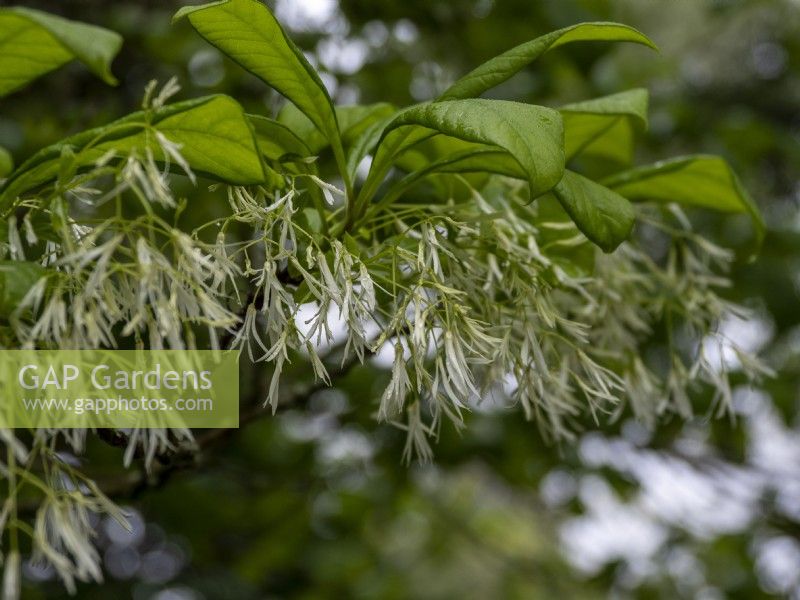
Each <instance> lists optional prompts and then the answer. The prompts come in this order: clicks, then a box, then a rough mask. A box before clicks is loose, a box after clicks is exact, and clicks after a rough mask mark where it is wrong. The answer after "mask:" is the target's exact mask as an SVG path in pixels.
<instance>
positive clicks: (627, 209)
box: [553, 170, 636, 252]
mask: <svg viewBox="0 0 800 600" xmlns="http://www.w3.org/2000/svg"><path fill="white" fill-rule="evenodd" d="M553 193H554V194H555V196H556V198H557V199H558V201H559V202H560V203H561V206H562V207H564V210H565V211H567V214H568V215H569V216H570V218H571V219H572V220H573V221H574V222H575V224H576V225H577V226H578V229H580V230H581V231H582V232H583V234H584V235H585V236H586V237H587V238H589V239H590V240H591V241H592V242H594V243H595V244H597V245H598V246H600V248H601V249H602V250H603V251H604V252H612V251H613V250H614V249H615V248H616V247H617V246H619V245H620V244H621V243H622V242H624V241H625V240H626V239H628V236H630V234H631V231H632V230H633V223H634V221H635V218H636V214H635V213H634V210H633V207H632V206H631V203H630V202H628V201H627V200H626V199H625V198H623V197H622V196H620V195H619V194H618V193H616V192H614V191H612V190H610V189H608V188H607V187H604V186H602V185H600V184H599V183H595V182H594V181H592V180H591V179H587V178H586V177H583V176H582V175H578V174H577V173H575V172H573V171H569V170H567V171H566V172H565V173H564V178H563V179H562V180H561V181H560V182H559V184H558V185H557V186H555V188H554V189H553Z"/></svg>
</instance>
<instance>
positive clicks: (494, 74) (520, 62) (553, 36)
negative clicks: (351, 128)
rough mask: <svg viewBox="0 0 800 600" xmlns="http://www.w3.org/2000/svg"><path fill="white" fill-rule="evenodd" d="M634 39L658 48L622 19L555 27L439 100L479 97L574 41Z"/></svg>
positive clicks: (468, 77)
mask: <svg viewBox="0 0 800 600" xmlns="http://www.w3.org/2000/svg"><path fill="white" fill-rule="evenodd" d="M594 41H607V42H633V43H636V44H643V45H645V46H649V47H650V48H653V49H654V50H657V48H656V45H655V44H654V43H653V42H652V41H650V39H649V38H648V37H647V36H645V35H644V34H643V33H641V32H639V31H637V30H636V29H634V28H633V27H628V26H627V25H622V24H620V23H579V24H577V25H572V26H571V27H565V28H564V29H559V30H558V31H553V32H551V33H548V34H547V35H543V36H541V37H538V38H536V39H535V40H531V41H530V42H526V43H524V44H520V45H519V46H517V47H515V48H512V49H511V50H508V51H507V52H504V53H503V54H500V55H498V56H495V57H494V58H492V59H491V60H489V61H487V62H485V63H483V64H482V65H481V66H479V67H478V68H477V69H475V70H473V71H471V72H470V73H468V74H467V75H465V76H464V77H462V78H461V79H459V80H458V81H456V82H455V83H454V84H453V85H451V86H450V87H449V88H448V89H447V91H445V93H444V94H442V95H441V96H440V97H439V100H458V99H463V98H476V97H478V96H480V95H481V94H483V93H484V92H486V91H487V90H490V89H492V88H493V87H495V86H497V85H499V84H501V83H503V82H504V81H506V80H508V79H510V78H511V77H512V76H513V75H515V74H516V73H518V72H519V71H521V70H522V69H523V68H524V67H526V66H527V65H529V64H530V63H532V62H533V61H535V60H536V59H537V58H539V57H540V56H541V55H542V54H544V53H545V52H547V51H548V50H552V49H553V48H558V47H559V46H563V45H564V44H569V43H572V42H594Z"/></svg>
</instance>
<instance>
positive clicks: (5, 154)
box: [0, 146, 14, 178]
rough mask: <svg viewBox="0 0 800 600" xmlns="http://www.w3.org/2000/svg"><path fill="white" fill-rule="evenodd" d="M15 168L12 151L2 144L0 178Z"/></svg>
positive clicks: (0, 147) (0, 150)
mask: <svg viewBox="0 0 800 600" xmlns="http://www.w3.org/2000/svg"><path fill="white" fill-rule="evenodd" d="M13 170H14V159H13V158H12V157H11V153H10V152H9V151H8V150H6V149H5V148H3V147H2V146H0V178H3V177H6V176H7V175H8V174H9V173H11V171H13Z"/></svg>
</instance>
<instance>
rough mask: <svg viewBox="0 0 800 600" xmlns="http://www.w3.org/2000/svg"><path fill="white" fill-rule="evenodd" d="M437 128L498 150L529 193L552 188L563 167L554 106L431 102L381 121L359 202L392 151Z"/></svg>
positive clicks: (373, 186)
mask: <svg viewBox="0 0 800 600" xmlns="http://www.w3.org/2000/svg"><path fill="white" fill-rule="evenodd" d="M437 134H444V135H447V136H450V137H454V138H457V139H460V140H463V141H465V142H472V143H477V144H484V145H486V146H489V147H492V148H494V149H499V150H503V151H504V152H505V153H507V154H508V155H509V156H510V157H511V158H512V159H513V160H514V161H515V162H516V163H517V164H518V165H519V168H520V170H521V172H522V173H524V175H525V179H526V180H527V181H528V185H529V186H530V193H531V198H535V197H537V196H539V195H540V194H542V193H544V192H546V191H548V190H550V189H552V187H553V186H554V185H555V184H556V183H558V181H559V180H560V179H561V177H562V175H563V172H564V142H563V139H564V137H563V136H564V132H563V128H562V123H561V117H560V116H559V114H558V113H557V112H556V111H554V110H551V109H549V108H545V107H542V106H535V105H531V104H521V103H518V102H508V101H504V100H483V99H472V100H455V101H452V102H432V103H427V104H420V105H417V106H413V107H411V108H409V109H406V110H404V111H402V112H401V113H400V114H399V115H398V116H397V117H395V118H394V119H393V120H392V122H391V123H390V124H389V125H388V126H387V127H386V129H385V130H384V132H383V137H382V141H381V142H380V144H379V146H378V150H377V153H376V156H375V160H374V161H373V165H372V168H371V170H370V175H369V177H367V181H366V182H365V183H364V188H363V189H362V192H361V196H359V202H361V203H364V204H366V203H367V202H368V201H369V200H370V199H371V198H372V196H373V195H374V193H375V191H377V188H378V186H379V185H380V182H381V181H382V180H383V177H384V176H385V174H386V172H388V170H389V168H390V166H391V164H392V163H393V161H394V160H395V158H396V157H397V156H399V155H400V154H401V153H402V152H403V151H405V150H407V149H408V148H410V147H412V146H413V145H414V144H417V143H419V142H422V141H424V140H426V139H428V138H430V137H432V136H434V135H437ZM362 206H363V204H362Z"/></svg>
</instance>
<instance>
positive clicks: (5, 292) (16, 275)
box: [0, 260, 48, 318]
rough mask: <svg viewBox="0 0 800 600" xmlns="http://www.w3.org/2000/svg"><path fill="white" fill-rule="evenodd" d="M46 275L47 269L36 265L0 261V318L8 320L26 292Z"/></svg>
mask: <svg viewBox="0 0 800 600" xmlns="http://www.w3.org/2000/svg"><path fill="white" fill-rule="evenodd" d="M47 273H48V271H47V269H45V268H44V267H43V266H41V265H38V264H36V263H32V262H22V261H15V260H2V261H0V317H3V318H8V317H9V316H10V315H11V314H12V313H13V312H14V311H15V310H16V309H17V307H18V306H19V304H20V302H22V300H23V298H25V295H26V294H27V293H28V291H29V290H30V289H31V288H32V287H33V286H34V285H36V283H37V282H38V281H39V280H40V279H41V278H42V277H45V276H46V275H47Z"/></svg>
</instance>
